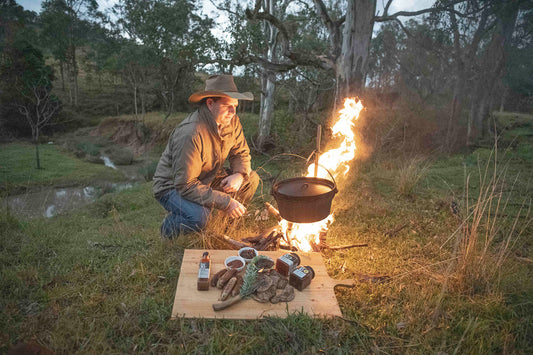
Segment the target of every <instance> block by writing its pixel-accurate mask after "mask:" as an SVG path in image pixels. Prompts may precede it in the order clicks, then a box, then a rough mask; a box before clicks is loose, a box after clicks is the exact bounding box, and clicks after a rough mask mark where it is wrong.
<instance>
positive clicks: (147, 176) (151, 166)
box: [137, 160, 158, 181]
mask: <svg viewBox="0 0 533 355" xmlns="http://www.w3.org/2000/svg"><path fill="white" fill-rule="evenodd" d="M157 163H158V161H157V160H152V161H151V162H149V163H146V164H144V165H143V166H142V167H140V168H139V169H138V170H137V172H138V173H139V174H141V175H142V176H143V178H144V180H145V181H151V180H152V179H153V177H154V174H155V169H156V168H157Z"/></svg>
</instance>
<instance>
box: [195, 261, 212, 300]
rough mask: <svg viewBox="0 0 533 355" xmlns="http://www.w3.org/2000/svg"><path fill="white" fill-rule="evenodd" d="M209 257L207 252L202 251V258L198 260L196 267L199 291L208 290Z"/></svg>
mask: <svg viewBox="0 0 533 355" xmlns="http://www.w3.org/2000/svg"><path fill="white" fill-rule="evenodd" d="M210 266H211V258H210V257H209V253H208V252H204V254H203V255H202V259H201V260H200V266H199V268H198V284H197V288H198V290H199V291H207V290H209V274H210V269H211V268H210Z"/></svg>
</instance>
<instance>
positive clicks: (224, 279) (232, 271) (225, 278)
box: [217, 269, 237, 289]
mask: <svg viewBox="0 0 533 355" xmlns="http://www.w3.org/2000/svg"><path fill="white" fill-rule="evenodd" d="M236 273H237V269H229V270H228V271H226V272H225V273H224V275H222V276H220V278H219V279H218V281H217V288H219V289H222V287H224V285H226V283H228V281H229V279H231V278H232V277H233V276H235V274H236Z"/></svg>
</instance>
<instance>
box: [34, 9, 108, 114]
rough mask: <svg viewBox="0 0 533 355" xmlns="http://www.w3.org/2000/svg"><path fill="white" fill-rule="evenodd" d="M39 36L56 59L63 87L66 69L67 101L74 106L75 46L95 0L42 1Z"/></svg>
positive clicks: (82, 37) (76, 91) (82, 41)
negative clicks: (68, 99)
mask: <svg viewBox="0 0 533 355" xmlns="http://www.w3.org/2000/svg"><path fill="white" fill-rule="evenodd" d="M41 6H42V11H41V13H40V18H41V26H42V31H41V38H42V41H43V44H44V45H45V46H47V47H49V48H50V50H51V52H52V54H53V55H54V57H55V58H56V60H58V62H59V65H60V71H61V78H62V82H63V86H64V69H66V71H67V78H68V83H69V86H68V89H69V98H70V103H71V104H73V105H74V106H77V105H78V96H79V84H78V75H79V64H78V58H77V52H76V51H77V49H78V48H79V47H80V46H82V45H84V44H85V43H86V35H87V33H88V32H89V29H90V25H89V22H90V21H91V19H92V18H93V17H94V16H95V14H96V13H97V10H98V2H97V1H96V0H45V1H44V2H43V3H42V5H41Z"/></svg>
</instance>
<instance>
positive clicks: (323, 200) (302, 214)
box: [272, 176, 338, 223]
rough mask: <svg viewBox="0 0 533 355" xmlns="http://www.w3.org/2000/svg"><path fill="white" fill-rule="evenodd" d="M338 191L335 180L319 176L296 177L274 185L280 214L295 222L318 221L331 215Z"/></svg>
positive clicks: (274, 194) (273, 188)
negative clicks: (334, 198)
mask: <svg viewBox="0 0 533 355" xmlns="http://www.w3.org/2000/svg"><path fill="white" fill-rule="evenodd" d="M337 191H338V190H337V185H336V184H335V182H333V181H331V180H327V179H322V178H317V177H304V176H302V177H296V178H291V179H286V180H281V181H277V182H275V183H274V185H273V186H272V195H273V196H274V198H275V199H276V202H277V204H278V209H279V214H280V215H281V217H283V218H284V219H286V220H287V221H289V222H294V223H312V222H318V221H321V220H323V219H324V218H326V217H327V216H329V213H330V210H331V201H332V200H333V197H334V196H335V194H336V193H337Z"/></svg>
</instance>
